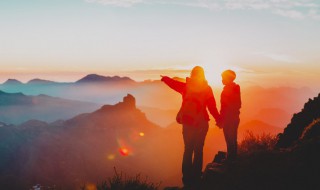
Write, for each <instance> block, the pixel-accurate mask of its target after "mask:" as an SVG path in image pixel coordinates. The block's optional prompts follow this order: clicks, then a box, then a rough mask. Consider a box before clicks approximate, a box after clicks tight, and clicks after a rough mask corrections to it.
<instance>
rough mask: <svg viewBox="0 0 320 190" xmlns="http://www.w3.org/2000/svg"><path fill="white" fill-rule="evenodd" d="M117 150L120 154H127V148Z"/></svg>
mask: <svg viewBox="0 0 320 190" xmlns="http://www.w3.org/2000/svg"><path fill="white" fill-rule="evenodd" d="M119 152H120V154H121V155H122V156H128V155H129V150H128V149H127V148H120V150H119Z"/></svg>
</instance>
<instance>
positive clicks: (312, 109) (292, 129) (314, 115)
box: [277, 94, 320, 148]
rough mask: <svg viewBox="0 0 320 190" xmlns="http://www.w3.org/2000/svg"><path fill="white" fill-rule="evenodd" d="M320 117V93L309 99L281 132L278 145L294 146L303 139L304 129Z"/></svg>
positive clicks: (284, 146)
mask: <svg viewBox="0 0 320 190" xmlns="http://www.w3.org/2000/svg"><path fill="white" fill-rule="evenodd" d="M318 118H320V94H319V95H318V96H317V97H315V98H313V99H309V101H308V102H307V103H305V105H304V107H303V109H302V110H301V112H299V113H296V114H294V115H293V117H292V119H291V123H290V124H289V125H288V126H287V127H286V128H285V130H284V132H283V133H281V134H279V141H278V143H277V147H279V148H286V147H290V146H292V145H293V144H294V143H295V142H296V141H298V140H299V139H301V136H302V134H303V131H305V129H306V128H307V127H308V126H309V125H310V124H311V123H312V122H313V121H314V120H316V119H318Z"/></svg>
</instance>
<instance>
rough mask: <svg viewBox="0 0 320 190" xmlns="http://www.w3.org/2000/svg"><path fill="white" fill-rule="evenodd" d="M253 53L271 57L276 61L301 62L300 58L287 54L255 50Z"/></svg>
mask: <svg viewBox="0 0 320 190" xmlns="http://www.w3.org/2000/svg"><path fill="white" fill-rule="evenodd" d="M253 54H254V55H258V56H262V57H266V58H269V59H271V60H273V61H276V62H283V63H299V62H300V60H298V59H296V58H295V57H293V56H291V55H287V54H279V53H269V52H255V53H253Z"/></svg>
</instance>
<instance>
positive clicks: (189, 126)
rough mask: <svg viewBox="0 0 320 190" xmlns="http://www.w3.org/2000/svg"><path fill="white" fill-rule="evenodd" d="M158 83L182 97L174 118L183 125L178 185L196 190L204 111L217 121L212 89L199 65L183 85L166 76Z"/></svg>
mask: <svg viewBox="0 0 320 190" xmlns="http://www.w3.org/2000/svg"><path fill="white" fill-rule="evenodd" d="M161 81H163V82H164V83H165V84H167V85H168V86H169V87H170V88H172V89H173V90H175V91H177V92H178V93H180V94H181V95H182V105H181V108H180V111H179V112H178V114H177V118H176V120H177V122H178V123H179V124H182V126H183V127H182V134H183V141H184V153H183V161H182V175H183V177H182V182H183V185H184V189H192V188H197V187H198V186H199V185H200V182H201V176H202V164H203V146H204V141H205V137H206V135H207V132H208V128H209V122H208V121H209V115H208V112H207V108H208V110H209V112H210V113H211V114H212V116H213V117H214V118H215V120H216V122H220V120H219V118H220V115H219V112H218V110H217V107H216V101H215V98H214V96H213V92H212V89H211V87H210V86H209V85H208V82H207V80H206V78H205V75H204V70H203V68H202V67H200V66H196V67H194V68H193V69H192V71H191V74H190V77H187V78H186V82H180V81H176V80H174V79H172V78H170V77H168V76H162V78H161ZM192 156H193V157H192ZM192 158H193V159H192Z"/></svg>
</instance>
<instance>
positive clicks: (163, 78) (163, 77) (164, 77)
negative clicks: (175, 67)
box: [160, 75, 169, 81]
mask: <svg viewBox="0 0 320 190" xmlns="http://www.w3.org/2000/svg"><path fill="white" fill-rule="evenodd" d="M160 77H161V81H164V80H166V78H169V77H168V76H163V75H160Z"/></svg>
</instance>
